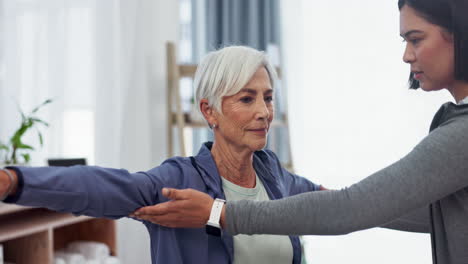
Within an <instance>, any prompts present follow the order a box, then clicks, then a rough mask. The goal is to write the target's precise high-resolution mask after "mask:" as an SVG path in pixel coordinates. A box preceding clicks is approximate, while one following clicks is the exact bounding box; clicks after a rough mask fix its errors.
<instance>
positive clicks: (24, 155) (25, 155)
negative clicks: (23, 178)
mask: <svg viewBox="0 0 468 264" xmlns="http://www.w3.org/2000/svg"><path fill="white" fill-rule="evenodd" d="M21 156H23V159H24V162H25V163H29V161H30V160H31V155H29V154H28V153H26V154H21Z"/></svg>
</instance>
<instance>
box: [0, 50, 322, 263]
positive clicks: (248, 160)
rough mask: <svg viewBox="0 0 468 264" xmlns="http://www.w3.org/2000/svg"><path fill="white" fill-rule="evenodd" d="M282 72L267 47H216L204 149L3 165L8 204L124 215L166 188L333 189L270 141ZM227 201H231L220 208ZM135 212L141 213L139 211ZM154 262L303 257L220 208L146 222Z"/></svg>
mask: <svg viewBox="0 0 468 264" xmlns="http://www.w3.org/2000/svg"><path fill="white" fill-rule="evenodd" d="M274 80H275V71H274V69H273V68H272V66H271V65H270V63H269V62H268V60H267V58H266V56H265V54H264V53H263V52H260V51H257V50H254V49H251V48H247V47H227V48H224V49H221V50H219V51H216V52H212V53H210V54H208V55H207V56H206V57H205V58H204V60H203V61H202V62H201V64H200V66H199V68H198V70H197V74H196V77H195V87H196V89H197V92H196V97H197V103H198V105H199V107H200V111H201V112H202V114H203V116H204V117H205V119H206V121H207V122H208V124H209V126H210V127H211V128H212V130H213V133H214V142H207V143H205V144H203V145H202V147H201V149H200V151H199V153H198V154H197V155H196V156H194V157H188V158H187V157H174V158H171V159H168V160H167V161H165V162H164V163H163V164H162V165H160V166H158V167H156V168H154V169H151V170H149V171H147V172H138V173H133V174H131V173H129V172H128V171H126V170H117V169H106V168H100V167H91V166H74V167H70V168H57V167H44V168H30V167H29V168H28V167H9V168H7V169H6V170H1V171H0V194H5V195H8V197H7V199H6V200H5V202H9V203H17V204H22V205H28V206H41V207H47V208H50V209H52V210H57V211H67V212H72V213H75V214H85V215H90V216H95V217H108V218H120V217H125V216H128V215H130V214H131V213H132V212H134V211H135V210H136V209H138V208H140V207H143V206H148V205H153V204H157V203H161V202H165V201H167V198H165V197H164V196H163V195H162V194H161V189H162V188H163V187H172V188H179V189H180V188H182V189H184V188H192V189H196V190H199V191H202V192H205V193H207V194H209V195H210V196H211V197H213V198H218V202H215V205H216V204H218V203H219V205H221V204H222V202H223V201H222V200H226V199H227V200H241V199H250V200H273V199H280V198H283V197H285V196H291V195H295V194H298V193H303V192H309V191H317V190H320V189H323V188H322V187H321V186H319V185H316V184H314V183H312V182H310V181H308V180H306V179H305V178H302V177H299V176H297V175H294V174H292V173H290V172H288V171H287V170H285V169H284V168H283V167H281V165H280V163H279V161H278V158H277V157H276V155H275V154H274V153H273V152H271V151H269V150H264V149H263V148H264V147H265V145H266V142H267V134H268V130H269V129H270V124H271V121H272V120H273V116H274V109H273V102H272V101H273V93H274V83H275V82H274ZM219 208H222V206H220V207H219ZM132 216H133V215H132ZM143 223H144V224H145V225H146V227H147V229H148V232H149V234H150V237H151V254H152V262H153V263H232V262H234V263H270V264H271V263H300V262H301V247H300V242H299V239H298V237H296V236H277V235H255V236H247V235H238V236H234V237H232V236H230V235H227V234H221V233H220V232H219V215H218V217H216V208H213V219H210V222H209V224H208V225H207V226H206V229H205V228H198V229H172V228H167V227H162V226H159V225H157V224H153V223H150V222H147V221H143Z"/></svg>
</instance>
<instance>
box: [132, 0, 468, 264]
mask: <svg viewBox="0 0 468 264" xmlns="http://www.w3.org/2000/svg"><path fill="white" fill-rule="evenodd" d="M398 5H399V9H400V34H401V36H402V37H403V39H404V40H405V41H406V50H405V53H404V56H403V60H404V61H405V62H406V63H408V64H410V65H411V75H410V85H411V87H412V88H419V87H420V88H421V89H423V90H424V91H436V90H442V89H447V90H448V91H449V92H450V93H451V94H452V96H453V98H454V99H455V102H456V103H447V104H444V105H443V106H442V107H441V108H440V110H439V111H438V112H437V113H436V115H435V117H434V119H433V121H432V124H431V126H430V133H429V135H428V136H426V137H425V138H424V139H423V140H422V141H421V142H420V143H419V144H418V145H417V146H416V147H415V148H414V149H413V150H412V151H411V152H410V153H409V154H408V155H406V156H405V157H403V158H402V159H400V160H399V161H398V162H396V163H394V164H392V165H390V166H388V167H386V168H384V169H382V170H380V171H378V172H376V173H374V174H373V175H370V176H369V177H367V178H365V179H364V180H362V181H360V182H358V183H356V184H354V185H352V186H350V187H348V188H344V189H342V190H339V191H325V192H311V193H305V194H300V195H297V196H293V197H289V198H285V199H281V200H277V201H265V202H254V201H228V202H227V204H226V206H224V210H223V214H222V216H221V223H222V225H223V227H224V228H225V229H226V230H227V231H228V232H229V233H230V234H239V233H244V234H259V233H266V234H314V235H339V234H347V233H350V232H354V231H358V230H363V229H367V228H371V227H376V226H384V225H386V226H389V227H393V228H397V229H401V230H407V231H417V232H430V233H431V239H432V246H433V247H432V249H433V256H434V263H438V264H447V263H460V264H461V263H465V264H466V263H468V15H467V14H468V1H467V0H399V2H398ZM165 193H166V194H167V196H168V197H170V198H172V199H173V200H174V201H172V202H169V203H165V204H160V205H157V206H154V207H149V208H142V209H141V210H140V211H138V213H139V216H140V217H141V218H143V219H148V220H151V221H155V222H158V223H160V224H163V225H168V226H172V227H175V226H186V227H195V226H199V225H200V223H203V222H206V220H208V218H209V216H210V209H211V206H212V204H213V201H212V199H211V198H210V197H208V196H207V195H204V194H202V193H199V192H196V191H193V190H174V189H168V190H166V191H165ZM187 216H189V217H187ZM194 219H196V220H194Z"/></svg>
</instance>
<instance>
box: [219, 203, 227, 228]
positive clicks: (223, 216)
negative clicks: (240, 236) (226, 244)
mask: <svg viewBox="0 0 468 264" xmlns="http://www.w3.org/2000/svg"><path fill="white" fill-rule="evenodd" d="M225 215H226V204H224V205H223V210H222V211H221V218H220V219H219V225H220V226H221V229H225V228H226V220H225V218H226V216H225Z"/></svg>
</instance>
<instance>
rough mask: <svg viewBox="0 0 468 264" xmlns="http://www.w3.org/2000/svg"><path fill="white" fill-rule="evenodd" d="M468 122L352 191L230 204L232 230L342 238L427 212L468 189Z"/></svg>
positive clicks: (458, 122)
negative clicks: (458, 192) (436, 204)
mask: <svg viewBox="0 0 468 264" xmlns="http://www.w3.org/2000/svg"><path fill="white" fill-rule="evenodd" d="M466 121H467V120H466V119H455V120H451V121H449V122H447V123H445V124H444V125H442V126H440V127H439V128H437V129H435V130H433V131H432V132H431V133H430V134H429V135H428V136H427V137H426V138H424V139H423V140H422V141H421V142H420V143H419V144H418V145H417V146H416V147H415V148H414V149H413V150H412V151H411V152H410V153H409V154H408V155H406V156H405V157H403V158H402V159H401V160H399V161H397V162H395V163H394V164H392V165H390V166H388V167H386V168H384V169H382V170H380V171H378V172H376V173H374V174H372V175H370V176H369V177H367V178H365V179H363V180H362V181H360V182H358V183H356V184H354V185H352V186H350V187H348V188H344V189H342V190H336V191H321V192H308V193H303V194H299V195H296V196H291V197H288V198H284V199H281V200H276V201H262V202H254V201H229V202H228V203H227V207H226V229H227V231H228V232H229V233H231V234H233V235H235V234H239V233H244V234H304V235H307V234H311V235H312V234H313V235H339V234H347V233H350V232H354V231H358V230H363V229H368V228H372V227H376V226H382V225H384V224H385V223H389V222H391V221H392V220H395V219H397V218H399V217H401V216H403V215H405V214H409V213H410V212H412V211H414V210H417V209H418V208H421V207H423V206H427V205H428V204H430V203H432V202H434V201H437V200H439V199H441V198H443V197H445V196H447V195H449V194H452V193H454V192H456V191H458V190H460V189H462V188H464V187H466V186H468V162H467V161H468V133H466V131H468V122H466Z"/></svg>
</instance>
